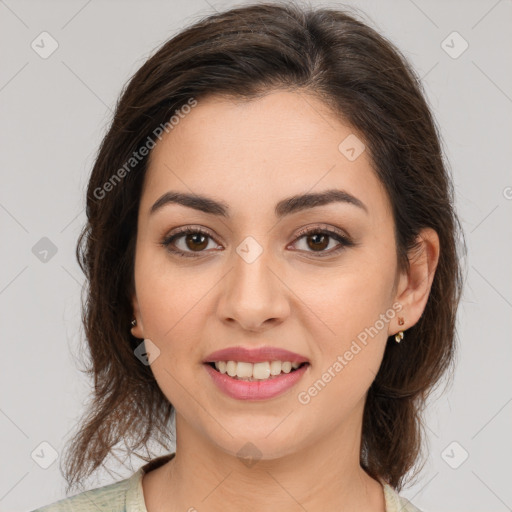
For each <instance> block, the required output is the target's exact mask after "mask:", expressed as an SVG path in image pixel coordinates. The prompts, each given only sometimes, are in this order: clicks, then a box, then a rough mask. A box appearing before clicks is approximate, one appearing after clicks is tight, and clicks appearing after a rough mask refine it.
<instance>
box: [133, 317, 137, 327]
mask: <svg viewBox="0 0 512 512" xmlns="http://www.w3.org/2000/svg"><path fill="white" fill-rule="evenodd" d="M136 325H137V320H136V319H135V318H134V319H133V320H132V327H135V326H136Z"/></svg>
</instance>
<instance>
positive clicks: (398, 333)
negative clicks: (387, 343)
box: [395, 316, 405, 343]
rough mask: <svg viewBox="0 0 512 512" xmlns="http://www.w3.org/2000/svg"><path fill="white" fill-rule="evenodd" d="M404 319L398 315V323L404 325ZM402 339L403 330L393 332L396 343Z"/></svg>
mask: <svg viewBox="0 0 512 512" xmlns="http://www.w3.org/2000/svg"><path fill="white" fill-rule="evenodd" d="M404 323H405V321H404V319H403V318H402V317H401V316H400V317H398V325H404ZM403 339H404V331H399V332H397V333H396V334H395V341H396V342H397V343H400V341H402V340H403Z"/></svg>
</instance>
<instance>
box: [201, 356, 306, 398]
mask: <svg viewBox="0 0 512 512" xmlns="http://www.w3.org/2000/svg"><path fill="white" fill-rule="evenodd" d="M203 366H204V368H205V369H206V372H207V373H208V374H209V376H210V378H211V380H212V382H213V383H214V384H215V386H216V387H217V389H219V390H220V391H221V392H222V393H224V394H225V395H227V396H228V397H230V398H234V399H236V400H242V401H247V400H249V401H254V400H269V399H272V398H276V397H278V396H280V395H283V394H284V393H286V392H287V391H291V390H292V389H293V388H294V387H295V386H297V385H298V383H299V381H300V380H301V379H302V378H304V376H305V375H306V374H307V373H309V367H310V363H309V362H295V363H293V367H292V363H291V362H290V361H285V362H283V363H281V361H268V362H257V363H254V364H252V363H247V362H244V361H239V362H236V361H216V362H215V363H213V362H211V361H207V362H204V363H203ZM273 374H275V375H273Z"/></svg>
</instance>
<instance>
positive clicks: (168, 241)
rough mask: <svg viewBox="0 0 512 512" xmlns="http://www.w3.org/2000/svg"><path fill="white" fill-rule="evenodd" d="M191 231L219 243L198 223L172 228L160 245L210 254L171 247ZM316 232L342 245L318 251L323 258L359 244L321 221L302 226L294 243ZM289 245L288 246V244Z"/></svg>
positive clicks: (174, 251) (186, 254) (190, 254)
mask: <svg viewBox="0 0 512 512" xmlns="http://www.w3.org/2000/svg"><path fill="white" fill-rule="evenodd" d="M189 232H192V233H201V234H203V235H205V236H207V237H209V238H210V239H212V240H213V241H214V242H215V243H217V244H218V242H217V240H216V236H214V235H212V234H211V232H210V230H208V229H207V228H204V227H202V226H198V225H190V224H189V225H185V226H181V227H179V228H176V229H175V230H172V231H171V232H169V234H167V235H165V236H164V238H163V240H162V241H161V242H160V243H159V245H162V246H163V247H164V248H165V249H167V250H168V251H169V252H170V253H172V254H176V255H178V256H183V257H192V258H199V257H202V256H203V254H202V253H203V252H204V253H205V254H208V253H209V252H211V251H198V252H197V253H196V254H194V252H193V251H190V252H189V251H182V250H180V249H170V248H169V247H170V246H171V245H172V243H173V242H174V240H175V239H179V238H180V237H181V236H185V235H187V234H189ZM314 233H324V234H327V236H329V237H330V238H334V239H337V241H338V243H339V244H340V247H338V248H337V249H334V250H333V249H331V250H330V251H319V252H316V254H317V255H316V256H315V258H322V257H328V256H335V255H337V254H338V253H339V252H341V251H343V250H344V249H345V248H346V247H352V246H355V245H357V244H356V243H355V242H354V241H353V240H352V238H351V236H350V235H348V233H347V232H346V231H344V230H342V229H340V228H337V227H336V226H331V225H329V224H325V223H321V224H315V225H310V226H306V227H304V228H301V229H300V230H299V232H298V233H296V235H295V237H294V239H293V242H292V244H295V243H296V242H297V241H298V240H300V239H301V238H303V237H304V236H306V235H309V234H314ZM287 247H288V246H287ZM298 252H299V253H302V252H303V251H298ZM306 253H311V254H313V255H314V254H315V251H306Z"/></svg>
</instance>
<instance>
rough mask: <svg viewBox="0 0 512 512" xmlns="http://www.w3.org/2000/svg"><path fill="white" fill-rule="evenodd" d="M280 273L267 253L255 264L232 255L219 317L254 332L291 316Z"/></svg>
mask: <svg viewBox="0 0 512 512" xmlns="http://www.w3.org/2000/svg"><path fill="white" fill-rule="evenodd" d="M230 263H231V262H230ZM280 274H282V272H280V270H279V265H278V264H277V263H276V261H275V259H274V260H273V259H272V258H271V256H270V251H268V250H264V251H263V252H262V254H260V256H259V257H258V258H256V260H254V261H251V260H250V259H244V257H242V256H240V255H239V254H238V253H236V252H234V253H233V267H232V269H231V271H230V272H229V273H228V275H227V276H226V278H225V280H224V283H223V285H222V287H221V293H222V296H221V298H220V301H219V306H218V313H219V315H220V318H221V319H222V320H223V321H224V322H228V323H237V324H239V326H240V327H241V328H242V329H244V330H246V331H253V332H260V331H264V330H266V329H268V328H271V327H275V326H277V325H279V324H281V323H282V322H283V321H284V320H285V319H286V318H287V316H288V315H289V313H290V306H289V300H288V293H290V292H289V288H288V287H287V286H286V284H285V282H284V280H283V276H282V275H280Z"/></svg>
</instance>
